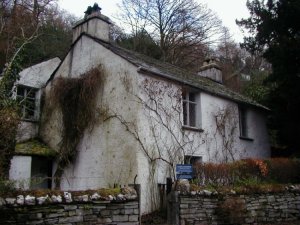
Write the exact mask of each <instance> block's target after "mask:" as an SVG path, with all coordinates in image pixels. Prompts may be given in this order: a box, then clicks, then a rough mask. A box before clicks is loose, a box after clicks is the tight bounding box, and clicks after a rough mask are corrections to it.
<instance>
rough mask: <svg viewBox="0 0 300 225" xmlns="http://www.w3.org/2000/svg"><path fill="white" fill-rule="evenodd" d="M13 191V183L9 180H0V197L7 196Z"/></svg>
mask: <svg viewBox="0 0 300 225" xmlns="http://www.w3.org/2000/svg"><path fill="white" fill-rule="evenodd" d="M14 191H15V183H14V182H13V181H10V180H3V179H1V178H0V196H8V194H9V193H13V192H14Z"/></svg>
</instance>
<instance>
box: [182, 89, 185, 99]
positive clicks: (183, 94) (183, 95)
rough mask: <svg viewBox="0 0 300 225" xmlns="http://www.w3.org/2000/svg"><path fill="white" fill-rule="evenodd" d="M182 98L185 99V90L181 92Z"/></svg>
mask: <svg viewBox="0 0 300 225" xmlns="http://www.w3.org/2000/svg"><path fill="white" fill-rule="evenodd" d="M182 99H183V100H186V92H185V91H184V92H182Z"/></svg>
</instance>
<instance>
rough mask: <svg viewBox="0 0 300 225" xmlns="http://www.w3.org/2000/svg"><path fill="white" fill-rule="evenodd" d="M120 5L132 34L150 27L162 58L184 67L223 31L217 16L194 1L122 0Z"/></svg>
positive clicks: (148, 29) (149, 30)
mask: <svg viewBox="0 0 300 225" xmlns="http://www.w3.org/2000/svg"><path fill="white" fill-rule="evenodd" d="M129 6H130V7H129ZM120 7H121V11H122V14H121V16H120V17H119V18H120V19H121V20H122V21H123V23H124V24H125V25H126V24H127V25H129V27H130V29H131V32H132V35H135V34H137V31H139V30H142V29H145V30H147V32H148V33H149V34H150V35H151V37H152V38H153V39H154V40H156V41H157V43H158V44H159V46H160V49H161V53H162V59H163V60H164V61H167V62H170V63H173V64H176V65H179V66H183V67H187V66H189V64H190V63H191V62H192V61H193V60H194V59H192V58H190V56H194V55H195V54H193V53H194V52H195V51H197V50H199V46H202V45H204V44H205V45H209V44H212V43H213V42H214V41H216V37H217V36H218V34H220V30H221V29H220V28H221V21H220V20H219V19H218V18H217V16H216V15H215V14H214V13H213V12H212V11H211V10H210V9H208V8H206V6H204V5H202V4H200V3H197V2H195V1H194V0H189V1H184V0H156V1H151V0H142V1H137V0H123V1H122V3H121V5H120ZM197 47H198V48H197Z"/></svg>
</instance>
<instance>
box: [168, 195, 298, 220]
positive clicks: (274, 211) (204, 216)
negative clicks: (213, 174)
mask: <svg viewBox="0 0 300 225" xmlns="http://www.w3.org/2000/svg"><path fill="white" fill-rule="evenodd" d="M177 201H178V204H176V205H175V206H176V207H179V209H178V212H179V213H178V214H179V215H178V217H179V218H178V220H177V221H178V222H177V223H179V224H181V225H187V224H189V225H192V224H197V225H204V224H205V225H207V224H215V225H219V224H245V225H246V224H256V223H258V224H264V223H265V224H271V223H275V222H276V223H278V222H283V223H288V224H293V221H300V193H299V191H295V192H292V191H285V192H280V193H260V194H257V193H256V194H229V195H222V194H218V193H211V192H208V191H207V192H202V193H197V194H195V193H193V194H188V195H179V196H178V199H177ZM174 202H176V200H175V201H174ZM173 224H174V223H173Z"/></svg>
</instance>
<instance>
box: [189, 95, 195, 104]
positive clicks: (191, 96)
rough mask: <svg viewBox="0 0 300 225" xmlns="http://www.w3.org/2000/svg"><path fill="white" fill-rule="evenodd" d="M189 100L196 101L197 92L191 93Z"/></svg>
mask: <svg viewBox="0 0 300 225" xmlns="http://www.w3.org/2000/svg"><path fill="white" fill-rule="evenodd" d="M189 100H190V101H191V102H195V101H196V98H195V93H189Z"/></svg>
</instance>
